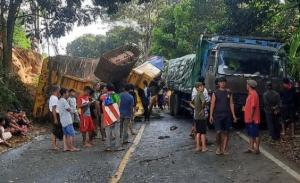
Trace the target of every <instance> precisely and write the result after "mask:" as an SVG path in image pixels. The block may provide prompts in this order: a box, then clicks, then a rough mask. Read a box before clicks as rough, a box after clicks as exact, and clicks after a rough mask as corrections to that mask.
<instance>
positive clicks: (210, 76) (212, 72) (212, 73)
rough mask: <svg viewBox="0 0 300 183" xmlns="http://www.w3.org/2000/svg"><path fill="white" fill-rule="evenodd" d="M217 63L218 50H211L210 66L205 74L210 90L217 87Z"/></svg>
mask: <svg viewBox="0 0 300 183" xmlns="http://www.w3.org/2000/svg"><path fill="white" fill-rule="evenodd" d="M216 65H217V50H210V51H209V56H208V67H207V71H206V76H205V83H206V87H207V89H208V91H213V90H214V89H215V79H216Z"/></svg>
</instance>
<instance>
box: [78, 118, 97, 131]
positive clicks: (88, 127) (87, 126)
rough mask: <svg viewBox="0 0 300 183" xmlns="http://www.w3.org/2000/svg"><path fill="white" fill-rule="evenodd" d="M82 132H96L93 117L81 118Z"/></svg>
mask: <svg viewBox="0 0 300 183" xmlns="http://www.w3.org/2000/svg"><path fill="white" fill-rule="evenodd" d="M79 129H80V132H81V133H86V132H93V131H95V130H96V127H95V124H94V122H93V119H92V117H91V116H83V115H81V117H80V128H79Z"/></svg>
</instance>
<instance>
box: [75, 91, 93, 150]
mask: <svg viewBox="0 0 300 183" xmlns="http://www.w3.org/2000/svg"><path fill="white" fill-rule="evenodd" d="M92 91H93V90H92V88H91V87H89V86H86V87H84V90H83V93H84V94H83V95H82V96H80V97H79V98H78V100H77V106H78V107H79V108H80V109H81V112H80V132H81V133H82V142H83V146H84V147H91V146H92V140H93V139H92V134H93V132H94V131H95V130H96V127H95V124H94V122H93V119H92V115H91V109H90V106H91V105H92V104H93V103H94V102H95V101H93V100H92V101H91V94H92Z"/></svg>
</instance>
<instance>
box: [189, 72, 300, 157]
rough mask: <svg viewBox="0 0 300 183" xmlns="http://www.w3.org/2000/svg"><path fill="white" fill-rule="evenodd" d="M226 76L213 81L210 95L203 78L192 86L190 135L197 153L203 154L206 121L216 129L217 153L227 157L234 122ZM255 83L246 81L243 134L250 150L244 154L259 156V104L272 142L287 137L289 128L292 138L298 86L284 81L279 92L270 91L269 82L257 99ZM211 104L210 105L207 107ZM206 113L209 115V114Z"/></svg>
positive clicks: (297, 101) (231, 96) (271, 87)
mask: <svg viewBox="0 0 300 183" xmlns="http://www.w3.org/2000/svg"><path fill="white" fill-rule="evenodd" d="M226 83H227V80H226V78H225V77H222V78H218V79H217V80H216V90H215V91H214V92H213V93H212V96H209V95H208V92H207V90H206V89H205V86H204V85H205V84H204V78H201V79H200V81H199V82H197V83H196V84H195V87H194V89H193V93H192V102H191V107H192V108H194V125H193V128H192V133H191V136H193V137H195V141H196V151H201V152H206V151H207V150H208V149H207V145H206V142H207V140H206V129H207V119H208V121H209V122H210V123H211V124H213V125H214V127H215V130H216V132H217V133H216V147H217V148H216V154H217V155H224V154H225V155H226V154H228V153H229V151H228V142H229V131H230V129H231V128H232V122H237V120H238V119H237V117H236V112H235V107H234V101H233V95H232V92H231V91H230V90H229V89H228V88H227V87H226ZM257 85H258V83H257V82H256V81H255V80H252V79H250V80H247V83H246V86H247V91H248V96H247V99H246V102H245V105H244V107H243V112H244V122H245V125H246V132H247V135H248V136H249V147H248V149H247V150H246V151H245V153H255V154H259V153H260V150H259V146H260V138H259V124H260V122H261V113H260V111H261V110H260V106H261V105H260V103H261V102H263V104H264V105H263V106H264V109H263V110H264V113H265V118H266V122H267V126H268V131H269V136H270V139H271V141H272V142H273V141H277V140H279V139H280V137H282V136H284V135H285V134H286V130H287V128H288V127H290V129H291V130H290V131H291V135H292V136H293V135H294V133H295V122H296V121H297V120H296V116H297V115H298V113H297V111H298V110H297V109H298V108H299V106H300V88H299V83H297V82H296V83H295V85H293V83H292V82H291V81H290V79H288V78H285V79H283V82H282V90H281V91H280V92H277V91H275V90H274V89H273V86H272V82H271V81H270V82H267V84H266V91H265V92H264V94H263V96H262V100H263V101H260V97H259V95H258V93H257V91H256V89H257ZM209 105H210V106H209ZM208 111H209V112H208Z"/></svg>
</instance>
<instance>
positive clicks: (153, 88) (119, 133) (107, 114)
mask: <svg viewBox="0 0 300 183" xmlns="http://www.w3.org/2000/svg"><path fill="white" fill-rule="evenodd" d="M143 84H144V89H141V88H136V87H135V86H133V85H131V84H126V83H125V84H122V86H121V91H120V92H118V93H117V92H115V87H114V85H113V84H111V83H107V84H105V83H100V82H97V83H96V84H95V85H94V87H93V88H91V87H89V86H86V87H85V88H84V91H82V93H83V94H82V95H80V96H78V95H77V93H76V92H75V90H73V89H71V90H67V89H64V88H59V87H57V86H53V89H52V94H51V97H50V99H49V111H50V119H51V121H52V124H53V130H52V148H53V149H54V150H58V149H59V146H58V145H57V140H62V141H63V146H64V147H63V149H64V151H78V150H79V149H78V148H76V147H75V145H74V136H75V133H76V132H75V128H74V125H75V124H76V122H79V131H80V132H81V134H82V144H83V147H85V148H87V147H91V146H93V145H94V140H95V137H96V136H97V134H98V133H97V132H99V134H100V135H101V138H102V140H103V141H106V150H107V151H116V150H123V148H122V144H126V143H129V133H128V132H130V134H131V135H135V130H134V127H133V122H134V113H135V111H136V109H137V95H139V97H140V99H141V103H142V105H143V109H144V119H145V121H149V120H150V114H151V112H152V108H153V106H155V105H158V106H159V107H160V108H161V109H163V108H164V104H165V97H164V94H165V92H164V90H163V84H162V82H161V81H160V80H157V81H156V80H155V81H154V82H151V83H150V85H148V83H147V82H146V81H145V82H144V83H143ZM135 90H136V91H137V93H136V92H135ZM97 129H99V130H97Z"/></svg>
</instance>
